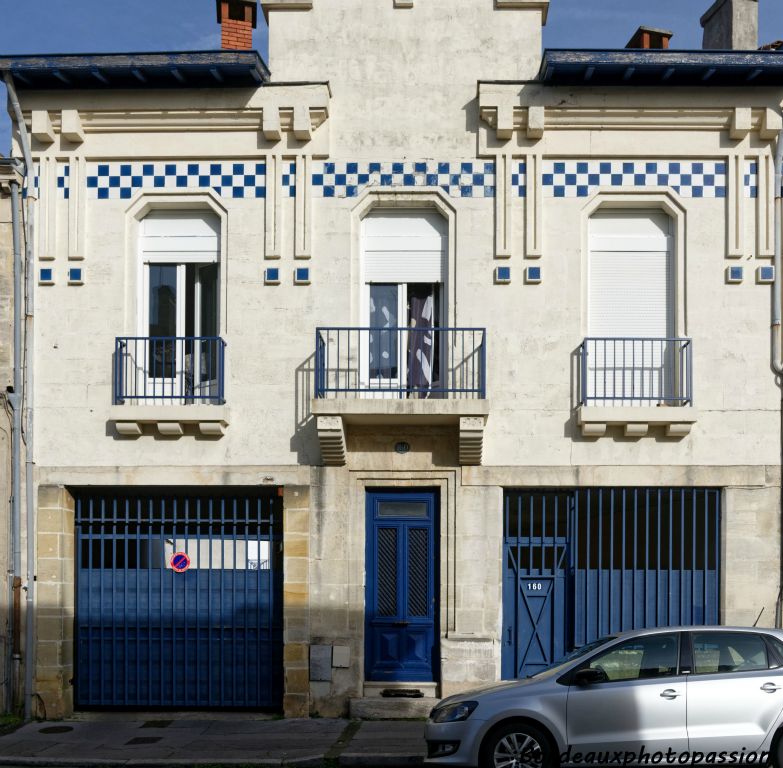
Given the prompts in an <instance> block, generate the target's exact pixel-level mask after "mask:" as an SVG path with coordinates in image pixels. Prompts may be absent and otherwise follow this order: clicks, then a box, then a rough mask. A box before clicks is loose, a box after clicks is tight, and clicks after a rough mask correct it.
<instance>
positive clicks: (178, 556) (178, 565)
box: [169, 552, 190, 573]
mask: <svg viewBox="0 0 783 768" xmlns="http://www.w3.org/2000/svg"><path fill="white" fill-rule="evenodd" d="M169 563H170V564H171V569H172V570H173V571H176V572H177V573H184V572H185V571H187V570H188V568H190V558H189V557H188V555H187V553H186V552H175V553H174V554H173V555H172V556H171V558H170V559H169Z"/></svg>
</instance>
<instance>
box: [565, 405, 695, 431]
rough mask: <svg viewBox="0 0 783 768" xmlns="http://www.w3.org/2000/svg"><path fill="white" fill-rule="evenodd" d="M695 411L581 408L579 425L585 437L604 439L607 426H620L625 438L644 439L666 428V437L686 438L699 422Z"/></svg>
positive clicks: (652, 408) (680, 409)
mask: <svg viewBox="0 0 783 768" xmlns="http://www.w3.org/2000/svg"><path fill="white" fill-rule="evenodd" d="M698 419H699V412H698V411H697V410H695V409H694V408H678V407H671V406H661V407H659V408H654V407H649V408H647V407H645V408H624V407H600V406H584V405H582V406H580V407H579V409H578V410H577V423H578V424H579V426H580V427H581V430H582V437H593V438H597V437H603V436H604V435H605V434H606V431H607V427H610V426H621V427H623V434H624V435H625V437H634V438H641V437H645V436H646V435H647V434H648V433H649V431H650V429H651V428H655V427H663V429H664V432H665V434H666V437H672V438H683V437H685V436H686V435H688V434H690V431H691V427H692V426H693V425H694V424H695V423H696V422H697V421H698Z"/></svg>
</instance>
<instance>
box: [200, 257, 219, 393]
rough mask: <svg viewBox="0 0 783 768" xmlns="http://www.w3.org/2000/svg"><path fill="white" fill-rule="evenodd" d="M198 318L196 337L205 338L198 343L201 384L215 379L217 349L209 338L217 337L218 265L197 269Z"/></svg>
mask: <svg viewBox="0 0 783 768" xmlns="http://www.w3.org/2000/svg"><path fill="white" fill-rule="evenodd" d="M199 291H200V297H199V298H200V302H199V303H200V307H199V308H200V316H199V327H198V333H197V335H198V336H201V337H207V340H204V341H202V342H200V345H199V346H200V347H201V350H200V360H199V361H198V362H199V376H200V382H201V383H202V384H203V383H204V382H207V381H214V380H215V379H217V368H218V348H217V344H216V343H215V342H214V341H210V340H208V339H209V338H210V337H215V336H217V335H218V265H217V264H209V265H208V266H205V267H200V268H199Z"/></svg>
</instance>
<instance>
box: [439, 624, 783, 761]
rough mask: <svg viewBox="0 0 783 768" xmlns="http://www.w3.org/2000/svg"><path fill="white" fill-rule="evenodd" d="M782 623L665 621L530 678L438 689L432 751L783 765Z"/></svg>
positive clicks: (443, 757) (584, 650) (501, 757)
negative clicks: (443, 692)
mask: <svg viewBox="0 0 783 768" xmlns="http://www.w3.org/2000/svg"><path fill="white" fill-rule="evenodd" d="M782 735H783V632H782V631H780V630H774V629H760V628H759V629H755V628H743V627H667V628H659V629H645V630H636V631H633V632H623V633H618V634H616V635H613V636H611V637H605V638H602V639H601V640H596V641H595V642H593V643H590V644H588V645H585V646H583V647H581V648H579V649H577V650H576V651H574V652H573V653H572V654H570V656H569V657H567V658H566V659H565V660H563V661H562V662H560V663H558V664H556V665H555V666H553V667H550V668H548V669H545V670H543V671H541V672H538V673H537V674H535V675H533V676H531V677H529V678H528V679H526V680H516V681H513V682H506V683H495V684H493V685H488V686H486V687H484V688H479V689H477V690H474V691H470V692H468V693H462V694H459V695H457V696H451V697H450V698H447V699H444V700H443V701H441V702H440V703H439V704H438V706H437V707H435V709H433V710H432V712H431V713H430V717H429V720H428V721H427V726H426V730H425V737H426V739H427V754H428V757H427V762H428V763H430V764H432V765H436V764H440V765H455V766H456V765H459V766H475V765H478V766H480V767H481V768H523V767H526V768H552V767H554V766H557V765H558V764H559V763H562V764H569V765H584V766H590V765H595V766H607V765H608V766H614V765H621V766H624V765H661V766H666V765H701V764H704V765H708V766H709V765H720V764H724V765H729V764H740V765H743V766H744V765H751V766H752V765H756V764H758V765H765V764H767V763H768V762H769V761H770V759H771V760H772V762H773V764H774V765H775V766H777V768H783V739H781V736H782Z"/></svg>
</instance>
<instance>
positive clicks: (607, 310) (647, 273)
mask: <svg viewBox="0 0 783 768" xmlns="http://www.w3.org/2000/svg"><path fill="white" fill-rule="evenodd" d="M672 252H673V236H672V220H671V218H669V216H667V215H666V214H665V213H663V212H662V211H655V210H654V211H636V210H633V211H617V210H610V211H602V212H599V213H596V214H595V215H593V216H592V217H591V218H590V264H589V289H588V293H589V297H588V321H587V323H588V335H589V336H607V337H618V336H633V337H655V338H666V337H671V336H674V291H673V280H672V275H673V271H672Z"/></svg>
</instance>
